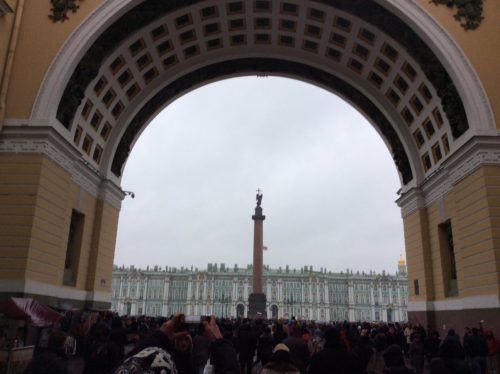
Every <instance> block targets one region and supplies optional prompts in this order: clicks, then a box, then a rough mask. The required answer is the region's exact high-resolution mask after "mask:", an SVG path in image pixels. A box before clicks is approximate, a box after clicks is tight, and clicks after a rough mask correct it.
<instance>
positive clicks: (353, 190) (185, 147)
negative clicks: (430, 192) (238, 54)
mask: <svg viewBox="0 0 500 374" xmlns="http://www.w3.org/2000/svg"><path fill="white" fill-rule="evenodd" d="M122 188H123V189H124V190H131V191H133V192H134V193H135V195H136V196H135V199H131V198H126V199H125V200H124V201H123V205H122V210H121V214H120V223H119V228H118V238H117V245H116V253H115V264H117V265H120V266H121V265H131V264H133V265H135V266H139V267H145V266H146V265H150V266H154V265H160V266H162V267H164V266H176V267H181V266H191V265H193V266H194V267H198V268H200V269H201V268H206V266H207V264H208V263H209V262H211V263H213V262H217V263H225V264H226V265H229V266H234V264H238V265H239V266H246V265H247V264H250V263H251V262H252V248H253V247H252V246H253V242H252V241H253V221H252V219H251V216H252V214H253V211H254V208H255V194H256V190H257V188H261V189H262V190H263V195H264V197H263V199H262V207H263V210H264V214H265V215H266V220H265V221H264V243H265V245H267V247H268V248H269V250H268V251H266V252H264V263H265V264H268V265H270V266H272V267H279V266H283V267H284V266H285V265H287V264H288V265H290V267H291V268H297V269H298V268H300V267H302V266H304V265H312V266H313V267H314V268H315V269H320V268H321V267H325V268H327V269H328V270H331V271H341V270H345V269H346V268H349V269H354V270H355V271H356V270H359V271H362V270H364V271H369V270H376V271H382V270H386V271H389V272H391V273H392V272H394V271H395V270H396V269H397V260H398V258H399V254H400V253H401V252H403V251H404V239H403V225H402V220H401V213H400V210H399V208H398V206H397V205H396V204H395V203H394V201H395V200H396V199H397V195H396V191H397V190H398V189H399V188H400V183H399V179H398V174H397V170H396V167H395V166H394V163H393V161H392V158H391V155H390V152H389V151H388V149H387V148H386V146H385V144H384V143H383V141H382V139H381V138H380V136H379V135H378V133H377V132H376V131H375V130H374V129H373V127H372V126H371V125H370V124H369V123H368V122H367V121H366V120H365V119H364V118H363V117H362V115H361V114H359V113H358V112H357V111H356V110H355V109H354V108H352V107H351V106H350V105H348V104H347V103H345V102H344V101H343V100H341V99H340V98H338V97H337V96H335V95H333V94H332V93H329V92H327V91H324V90H322V89H320V88H317V87H315V86H312V85H309V84H306V83H303V82H300V81H296V80H290V79H285V78H272V77H268V78H259V77H246V78H235V79H228V80H224V81H220V82H217V83H213V84H209V85H206V86H204V87H202V88H200V89H197V90H195V91H193V92H191V93H189V94H187V95H185V96H183V97H181V98H179V99H178V100H176V101H175V102H174V103H172V104H171V105H169V106H168V107H167V108H166V109H165V110H164V111H163V112H161V113H160V114H159V115H158V116H157V117H156V118H155V119H154V120H153V122H152V123H151V124H150V125H149V126H148V128H147V129H146V130H145V131H144V132H143V134H142V135H141V137H140V139H139V141H138V142H137V143H136V145H135V147H134V148H133V150H132V152H131V155H130V158H129V160H128V162H127V164H126V167H125V170H124V176H123V180H122Z"/></svg>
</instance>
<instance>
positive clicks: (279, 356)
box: [269, 343, 292, 363]
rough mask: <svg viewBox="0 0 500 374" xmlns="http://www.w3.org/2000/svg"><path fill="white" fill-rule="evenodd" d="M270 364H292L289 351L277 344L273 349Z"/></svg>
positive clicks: (282, 345)
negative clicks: (279, 362)
mask: <svg viewBox="0 0 500 374" xmlns="http://www.w3.org/2000/svg"><path fill="white" fill-rule="evenodd" d="M269 361H270V362H278V361H281V362H288V363H291V362H292V356H290V349H289V348H288V347H287V346H286V345H285V344H283V343H280V344H277V345H276V347H274V350H273V355H272V356H271V358H270V360H269Z"/></svg>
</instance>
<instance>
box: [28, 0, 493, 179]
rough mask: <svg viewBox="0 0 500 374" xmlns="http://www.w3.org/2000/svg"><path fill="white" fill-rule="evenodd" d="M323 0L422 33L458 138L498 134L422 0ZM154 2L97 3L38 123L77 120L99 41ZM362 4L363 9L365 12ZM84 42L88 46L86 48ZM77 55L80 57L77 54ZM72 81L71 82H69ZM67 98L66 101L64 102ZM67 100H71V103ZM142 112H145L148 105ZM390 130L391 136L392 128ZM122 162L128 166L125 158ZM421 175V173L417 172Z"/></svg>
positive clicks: (465, 67)
mask: <svg viewBox="0 0 500 374" xmlns="http://www.w3.org/2000/svg"><path fill="white" fill-rule="evenodd" d="M196 3H198V1H197V0H182V1H174V2H168V6H166V7H165V8H163V11H164V12H169V11H171V10H172V9H178V8H182V7H185V6H189V5H193V4H196ZM318 3H321V4H325V5H328V6H335V7H338V8H341V9H343V10H344V11H348V12H352V13H354V14H355V15H356V16H360V15H361V16H362V17H363V18H364V19H368V20H369V21H371V22H376V23H377V25H376V26H377V27H379V28H380V29H382V30H383V31H385V32H386V33H392V34H396V35H397V37H398V38H403V39H404V37H405V35H406V38H408V35H410V34H411V35H413V37H414V38H415V37H416V35H418V37H416V39H418V41H419V42H418V43H420V45H421V46H422V47H425V48H424V49H426V52H425V53H424V54H423V55H420V56H416V59H417V60H422V59H424V60H426V61H428V60H429V59H430V60H433V61H434V62H435V63H437V64H439V65H441V64H442V71H444V72H445V73H446V74H445V76H447V77H448V78H446V77H445V79H447V80H448V83H445V84H444V85H443V86H442V87H446V88H447V90H445V91H447V92H454V93H453V95H455V99H456V98H459V103H458V104H457V100H454V99H453V98H451V99H450V97H449V96H446V95H447V94H445V95H444V97H442V99H443V102H444V104H443V107H444V110H445V111H446V112H447V114H448V112H450V120H451V122H453V123H452V124H451V125H452V126H451V128H452V130H453V135H454V136H455V137H456V138H457V139H456V140H457V142H458V143H461V144H463V142H465V141H466V140H467V139H469V138H470V137H471V136H473V135H475V134H477V133H479V134H482V135H488V134H494V133H496V127H495V123H494V117H493V114H492V111H491V108H490V106H489V102H488V100H487V96H486V94H485V92H484V89H483V87H482V85H481V82H480V80H479V79H478V77H477V75H476V74H475V71H474V69H473V68H472V66H471V65H470V63H469V62H468V60H467V59H466V57H465V55H464V54H463V52H462V51H461V50H460V48H459V47H458V45H457V44H456V43H455V42H454V41H453V39H452V38H451V37H450V35H449V34H447V33H446V31H445V30H443V29H442V28H441V26H440V25H439V24H438V23H437V22H436V21H435V20H434V19H433V18H432V17H431V16H430V15H429V14H427V13H426V12H425V10H423V9H422V8H421V7H420V5H418V4H417V2H416V1H405V2H400V1H395V0H355V1H344V0H338V1H331V0H322V1H318ZM152 4H153V5H152ZM154 4H158V2H156V3H154V2H148V1H145V2H143V3H141V4H140V5H139V6H137V7H136V8H133V5H132V2H131V1H128V0H126V1H116V0H112V1H109V2H106V3H104V4H102V5H101V6H99V7H98V8H96V9H95V11H94V12H93V13H92V14H91V15H90V16H89V17H87V19H86V20H85V21H84V23H83V24H82V25H81V26H80V27H79V29H77V30H76V31H75V32H74V33H73V35H72V36H71V37H70V38H69V39H68V41H67V42H66V44H65V45H64V47H63V48H62V49H61V51H60V53H59V54H58V56H57V58H56V59H55V60H54V62H53V64H52V66H51V68H50V70H49V72H48V73H47V75H46V77H45V79H44V82H43V83H42V85H41V89H40V91H39V94H38V96H37V99H36V102H35V105H34V108H33V111H32V123H43V124H47V123H62V124H63V125H64V127H66V128H69V127H71V121H72V118H73V116H74V112H75V111H76V109H74V108H75V107H76V108H77V107H78V106H79V105H80V102H81V98H82V97H83V96H82V95H83V94H84V92H85V87H87V86H88V85H89V84H90V82H91V81H92V79H93V78H94V77H95V76H96V74H97V71H98V69H99V66H100V63H101V62H102V59H103V58H104V57H105V55H106V53H107V48H104V49H103V45H100V46H99V43H97V41H98V40H100V38H103V37H104V36H105V35H108V37H109V35H116V34H117V31H118V29H113V27H114V26H116V25H117V24H118V23H119V22H123V23H125V24H132V25H133V27H132V29H133V30H138V29H139V28H140V27H142V26H143V25H144V24H148V22H151V20H152V19H156V17H158V16H159V14H160V12H158V11H157V9H154ZM141 7H143V8H141ZM138 8H140V9H141V10H142V11H145V14H146V15H145V16H144V19H143V20H142V23H141V22H135V23H131V22H129V21H128V20H129V17H132V15H133V14H134V9H135V10H136V9H138ZM359 9H362V10H361V11H359ZM374 10H375V12H374ZM391 12H392V14H393V15H395V16H393V20H394V19H396V20H397V21H398V22H399V23H400V24H403V25H404V24H408V25H410V26H411V27H407V31H408V33H406V34H405V33H398V32H396V31H397V30H395V29H391V26H390V25H391V22H388V19H387V17H389V16H390V15H391ZM397 17H399V18H397ZM124 20H125V21H124ZM104 30H106V31H104ZM111 39H112V38H111ZM111 39H110V40H111ZM403 39H401V40H403ZM403 41H404V40H403ZM108 42H109V40H108ZM82 45H84V46H85V47H84V48H82V47H81V46H82ZM104 46H106V44H104ZM108 47H109V44H108ZM91 51H95V52H96V54H97V55H99V56H101V57H100V58H99V59H97V60H96V61H94V62H92V63H90V64H87V65H86V64H83V65H85V66H84V68H83V69H82V61H83V62H84V61H85V58H86V57H85V56H88V55H89V53H90V52H91ZM75 55H76V57H74V56H75ZM68 61H72V63H68ZM79 61H80V62H79ZM75 66H76V70H74V72H72V71H71V69H73V68H72V67H75ZM421 66H425V64H421ZM79 69H80V70H79ZM448 73H449V75H448ZM75 74H76V75H75ZM431 75H432V72H431ZM82 76H83V78H82ZM431 78H432V77H431ZM75 80H76V81H77V82H79V84H80V83H83V84H81V85H80V87H77V86H78V85H77V86H74V85H72V84H71V82H72V81H75ZM431 80H432V79H431ZM67 82H70V83H69V84H68V85H66V83H67ZM316 82H317V80H316ZM450 83H452V86H453V87H451V88H450V85H449V84H450ZM438 86H439V85H438ZM455 86H456V88H455ZM471 87H472V89H471ZM466 88H467V89H466ZM458 91H460V95H459V94H458ZM460 96H461V97H462V100H460ZM61 98H62V101H61V102H59V100H60V99H61ZM65 100H67V101H66V102H65ZM450 103H451V104H450ZM58 104H60V105H58ZM63 104H64V105H63ZM457 105H458V106H457ZM64 106H66V108H68V107H69V108H73V109H71V110H68V111H64V110H61V108H62V107H64ZM56 107H57V108H58V113H57V114H56V113H55V112H54V108H56ZM447 108H448V109H447ZM141 112H142V113H144V112H143V111H142V110H141ZM456 113H461V114H460V115H459V116H458V117H460V118H458V119H457V117H454V115H455V114H456ZM465 113H466V114H465ZM136 117H137V114H136ZM369 117H371V116H369ZM56 118H59V120H60V121H58V120H56ZM142 118H143V119H144V118H145V117H144V116H142ZM134 121H136V118H134V120H133V123H134ZM469 125H470V126H471V127H472V128H473V130H472V131H468V132H467V135H466V136H463V134H464V132H465V131H466V130H467V128H468V127H469ZM379 130H380V128H379ZM134 131H136V132H135V133H136V134H137V127H135V130H132V129H130V130H126V134H131V133H132V132H134ZM60 132H62V133H65V134H66V132H65V130H64V129H63V128H62V127H60ZM384 135H387V131H386V132H385V134H384ZM71 137H72V134H71V133H69V134H66V138H67V139H68V140H70V139H71ZM125 137H126V138H127V139H126V140H127V141H122V142H120V146H119V148H118V151H117V153H116V155H114V156H111V157H113V172H114V173H115V174H116V175H119V172H118V169H119V165H120V162H119V160H120V159H122V160H123V158H124V156H125V155H126V154H128V152H129V149H128V150H127V147H124V146H123V144H126V143H127V142H128V148H130V145H131V144H133V141H131V140H130V137H129V136H128V135H125ZM386 142H387V143H391V146H390V148H392V151H393V154H395V155H396V156H395V159H396V160H397V161H396V164H397V165H398V162H399V165H398V169H399V170H400V172H401V176H402V180H404V181H405V182H407V181H409V180H411V179H412V178H409V175H410V173H411V172H410V173H408V171H407V170H410V171H411V168H409V169H406V170H403V171H402V170H401V168H400V166H401V164H404V163H405V162H404V159H405V157H404V156H403V157H400V156H399V155H398V154H399V153H401V152H399V153H398V150H399V149H402V150H403V152H404V148H403V147H402V146H400V145H401V141H399V145H397V146H395V142H394V141H387V139H386ZM107 152H108V151H107ZM108 153H109V152H108ZM411 153H412V152H411V151H410V158H412V157H413V156H412V155H411ZM405 156H406V155H405ZM406 159H408V156H406ZM121 165H122V166H123V162H122V163H121ZM417 174H420V173H419V172H417ZM421 179H422V178H420V177H419V178H418V180H419V181H420V180H421Z"/></svg>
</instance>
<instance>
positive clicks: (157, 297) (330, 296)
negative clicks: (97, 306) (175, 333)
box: [111, 259, 408, 322]
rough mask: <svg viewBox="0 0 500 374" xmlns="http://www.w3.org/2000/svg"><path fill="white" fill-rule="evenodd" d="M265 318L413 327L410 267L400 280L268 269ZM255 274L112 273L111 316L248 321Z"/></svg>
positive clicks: (212, 270) (211, 267)
mask: <svg viewBox="0 0 500 374" xmlns="http://www.w3.org/2000/svg"><path fill="white" fill-rule="evenodd" d="M264 285H265V292H266V297H267V316H268V317H270V318H291V317H292V316H293V317H296V318H297V319H305V320H317V321H339V320H349V321H360V320H361V321H384V322H400V321H407V319H408V314H407V313H408V279H407V273H406V264H405V261H404V260H403V259H400V260H399V263H398V271H397V272H396V273H395V274H394V275H391V274H386V273H385V272H382V273H375V272H370V273H364V272H362V273H360V272H353V271H352V270H349V269H348V270H346V271H345V272H339V273H334V272H330V271H327V270H326V269H320V270H319V271H317V270H316V271H315V270H313V268H312V267H310V266H305V267H303V268H302V269H300V270H296V269H290V268H289V267H288V266H286V267H285V268H281V267H280V268H278V269H270V268H269V267H268V266H265V267H264ZM251 292H252V267H251V265H249V266H247V268H239V267H237V266H236V265H235V266H234V267H232V268H231V267H227V266H225V264H220V265H218V264H208V266H207V269H204V270H198V269H193V268H180V269H179V268H169V267H166V268H163V269H162V268H161V267H158V266H155V267H154V268H150V267H148V268H146V269H137V268H135V267H134V266H131V267H127V268H125V267H117V266H115V267H114V270H113V283H112V303H111V307H112V310H114V311H116V312H118V313H120V314H122V315H123V314H128V315H142V314H145V315H151V316H160V315H162V316H168V315H171V314H174V313H184V314H186V315H211V314H215V315H216V316H219V317H245V316H246V315H247V312H248V296H249V294H250V293H251Z"/></svg>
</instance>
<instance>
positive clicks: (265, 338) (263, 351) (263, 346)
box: [257, 326, 273, 366]
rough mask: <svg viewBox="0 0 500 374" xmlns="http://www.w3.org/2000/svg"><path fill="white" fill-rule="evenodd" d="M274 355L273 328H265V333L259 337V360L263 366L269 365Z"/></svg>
mask: <svg viewBox="0 0 500 374" xmlns="http://www.w3.org/2000/svg"><path fill="white" fill-rule="evenodd" d="M272 355H273V337H272V335H271V328H270V327H269V326H266V327H264V331H263V332H262V334H261V335H260V336H259V341H258V344H257V360H259V361H260V362H261V363H262V366H264V365H265V364H267V363H268V361H269V359H270V358H271V356H272Z"/></svg>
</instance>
